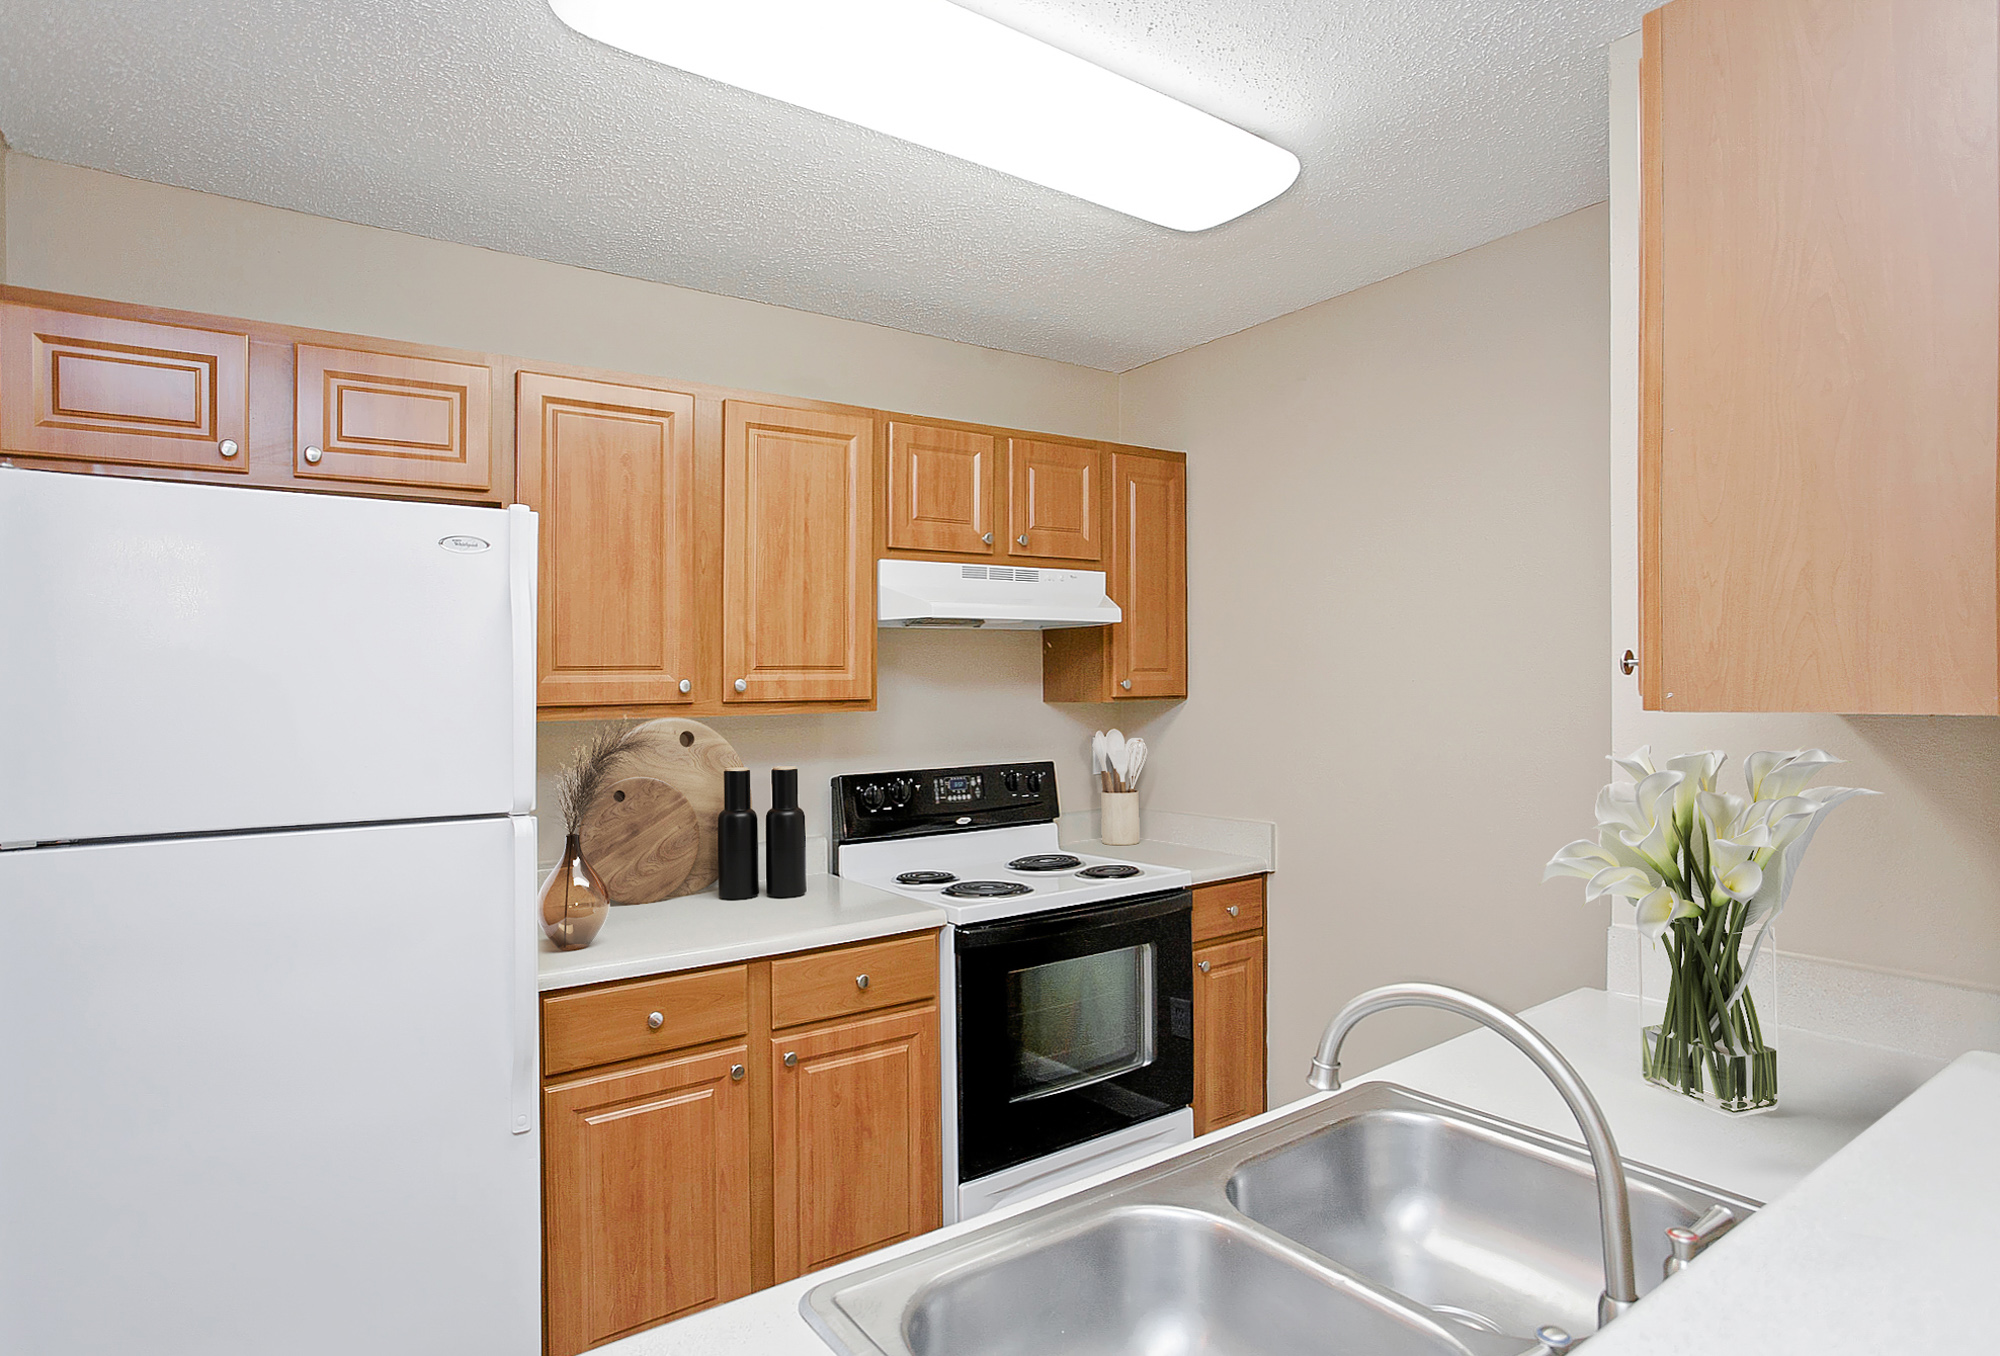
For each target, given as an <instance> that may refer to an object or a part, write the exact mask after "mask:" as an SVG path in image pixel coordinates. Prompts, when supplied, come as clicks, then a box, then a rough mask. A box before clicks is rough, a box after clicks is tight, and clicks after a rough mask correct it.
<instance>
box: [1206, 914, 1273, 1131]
mask: <svg viewBox="0 0 2000 1356" xmlns="http://www.w3.org/2000/svg"><path fill="white" fill-rule="evenodd" d="M1264 887H1265V880H1264V877H1262V876H1252V877H1247V878H1245V879H1242V880H1233V881H1222V882H1219V883H1217V884H1214V885H1201V886H1197V887H1195V891H1194V1132H1195V1133H1196V1134H1197V1135H1205V1134H1207V1133H1208V1132H1209V1131H1211V1130H1220V1129H1221V1128H1222V1127H1223V1126H1225V1125H1234V1124H1235V1123H1236V1122H1238V1121H1241V1120H1247V1119H1248V1118H1250V1117H1251V1116H1255V1115H1258V1114H1260V1113H1261V1112H1262V1111H1263V1110H1264V1087H1265V1082H1266V1079H1267V1076H1268V1072H1267V1068H1266V1056H1265V1049H1264V993H1265V981H1264V961H1265V943H1264Z"/></svg>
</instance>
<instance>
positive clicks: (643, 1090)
mask: <svg viewBox="0 0 2000 1356" xmlns="http://www.w3.org/2000/svg"><path fill="white" fill-rule="evenodd" d="M748 1058H749V1052H748V1050H747V1049H746V1048H745V1047H743V1046H736V1047H733V1048H729V1049H724V1050H720V1051H716V1052H714V1053H710V1054H703V1055H696V1056H692V1057H689V1058H684V1059H675V1060H666V1061H662V1062H660V1063H658V1064H653V1065H648V1066H645V1067H642V1068H638V1069H634V1070H631V1071H629V1072H623V1073H611V1074H599V1075H595V1076H592V1077H585V1078H578V1079H575V1080H572V1081H569V1082H565V1083H561V1084H557V1085H555V1086H553V1087H551V1088H549V1089H548V1090H547V1092H546V1093H544V1095H543V1113H542V1132H543V1183H542V1189H543V1195H544V1202H545V1208H544V1215H545V1218H544V1229H545V1232H546V1236H547V1248H546V1251H545V1253H544V1257H543V1264H544V1268H545V1273H546V1276H547V1285H546V1296H547V1308H546V1322H547V1337H548V1345H547V1350H548V1352H549V1356H574V1353H576V1352H579V1351H582V1350H584V1349H585V1348H586V1347H591V1346H595V1345H596V1344H598V1343H600V1342H604V1341H608V1340H609V1339H611V1338H613V1337H617V1336H619V1335H620V1334H622V1333H627V1332H631V1331H634V1330H635V1329H638V1328H643V1327H649V1326H651V1325H653V1324H655V1323H659V1322H662V1321H663V1320H666V1319H669V1318H675V1317H678V1316H679V1315H682V1314H686V1313H690V1312H692V1311H693V1310H696V1309H700V1308H704V1307H706V1306H708V1305H711V1304H719V1303H721V1302H722V1301H724V1300H730V1299H735V1298H736V1297H737V1296H739V1295H747V1294H749V1293H750V1289H751V1284H752V1280H751V1259H752V1236H751V1187H750V1176H751V1168H750V1088H749V1083H748V1080H747V1079H746V1078H745V1077H744V1075H743V1073H742V1072H739V1071H742V1070H744V1069H745V1067H746V1064H745V1062H746V1060H747V1059H748Z"/></svg>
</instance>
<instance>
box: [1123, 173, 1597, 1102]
mask: <svg viewBox="0 0 2000 1356" xmlns="http://www.w3.org/2000/svg"><path fill="white" fill-rule="evenodd" d="M1606 267H1607V259H1606V240H1605V211H1604V209H1603V208H1602V207H1595V208H1590V209H1587V210H1584V211H1581V212H1577V213H1575V214H1573V215H1570V216H1567V217H1563V218H1561V219H1559V220H1556V221H1553V222H1549V223H1547V224H1546V225H1542V226H1538V227H1535V228H1534V229H1532V230H1528V231H1523V232H1521V233H1519V234H1518V235H1514V236H1510V237H1508V238H1506V239H1503V240H1499V241H1496V242H1494V243H1492V244H1490V245H1486V246H1483V247H1481V248H1479V249H1476V250H1472V251H1470V252H1468V253H1466V254H1462V255H1459V256H1457V257H1456V258H1452V259H1447V260H1444V261H1442V262H1440V263H1436V264H1432V265H1430V266H1428V267H1426V268H1421V269H1418V270H1416V271H1414V272H1411V273H1407V274H1404V275H1402V276H1400V277H1397V278H1392V279H1389V280H1388V281H1386V282H1382V283H1378V284H1376V285H1375V286H1372V287H1369V288H1365V289H1363V290H1361V291H1358V292H1354V293H1350V294H1348V295H1346V296H1343V297H1338V298H1335V299H1334V300H1331V301H1327V302H1323V303H1321V304H1319V305H1317V306H1313V307H1309V308H1307V309H1306V310H1303V311H1299V312H1296V313H1294V314H1291V315H1288V316H1283V317H1281V318H1279V319H1277V320H1273V321H1270V322H1268V323H1266V324H1263V325H1259V326H1257V327H1256V328H1254V329H1251V330H1247V331H1244V332H1243V333H1240V334H1237V335H1233V336H1231V337H1229V338H1226V339H1219V340H1216V341H1214V342H1213V343H1209V344H1205V345H1203V346H1201V347H1199V348H1196V349H1192V350H1190V351H1188V352H1186V353H1182V354H1178V355H1176V356H1174V357H1171V358H1165V359H1162V360H1160V361H1159V362H1156V363H1152V364H1150V365H1148V366H1146V367H1142V368H1139V369H1137V370H1136V371H1133V372H1129V373H1127V374H1126V375H1125V379H1124V381H1123V384H1122V388H1121V401H1122V405H1123V410H1124V415H1123V420H1122V428H1123V432H1124V435H1125V437H1127V438H1128V439H1131V440H1133V441H1138V442H1147V443H1158V444H1161V445H1164V446H1167V447H1182V448H1186V449H1187V451H1188V454H1189V457H1188V476H1189V489H1188V506H1189V538H1190V546H1189V562H1188V578H1189V581H1190V589H1191V598H1190V617H1189V630H1190V633H1191V635H1192V638H1193V648H1192V654H1191V656H1190V666H1191V669H1192V679H1191V683H1192V688H1193V692H1194V696H1193V697H1192V698H1191V699H1190V700H1189V701H1188V702H1187V703H1186V704H1185V706H1184V707H1182V708H1181V709H1179V710H1177V711H1175V712H1174V713H1172V714H1171V715H1169V716H1168V717H1167V718H1166V719H1165V720H1164V721H1163V722H1162V725H1163V726H1164V727H1165V729H1164V732H1163V734H1162V737H1161V739H1160V745H1161V748H1160V752H1159V755H1158V757H1156V758H1155V759H1154V761H1153V763H1152V764H1151V765H1150V766H1149V770H1148V772H1147V776H1148V778H1149V779H1150V780H1151V782H1152V786H1151V788H1150V790H1149V791H1148V793H1147V796H1148V800H1149V801H1150V803H1151V804H1153V805H1155V806H1159V807H1162V808H1167V809H1175V810H1203V809H1207V808H1209V807H1213V806H1217V805H1224V806H1228V807H1229V810H1228V813H1231V814H1237V815H1243V816H1247V817H1252V818H1268V819H1273V820H1276V821H1277V822H1278V825H1279V839H1280V854H1281V868H1280V871H1279V873H1278V875H1277V876H1276V877H1275V878H1274V879H1273V881H1272V887H1271V889H1272V907H1271V914H1270V940H1271V970H1270V986H1271V996H1270V1018H1271V1024H1270V1048H1271V1060H1272V1077H1271V1086H1272V1096H1273V1099H1274V1100H1290V1099H1291V1098H1293V1097H1296V1096H1299V1095H1301V1094H1302V1093H1303V1092H1304V1091H1305V1086H1304V1071H1305V1068H1306V1061H1307V1058H1308V1056H1309V1054H1310V1052H1311V1048H1312V1046H1313V1044H1314V1042H1315V1041H1316V1040H1317V1038H1318V1035H1319V1032H1320V1029H1321V1027H1322V1026H1323V1025H1324V1023H1325V1022H1326V1020H1327V1019H1328V1018H1329V1017H1330V1016H1332V1014H1333V1012H1334V1011H1335V1010H1336V1009H1337V1008H1338V1007H1339V1006H1340V1005H1341V1004H1342V1003H1344V1002H1345V1001H1346V1000H1347V999H1349V998H1351V997H1353V996H1354V995H1355V994H1356V993H1358V992H1360V991H1361V990H1363V989H1366V988H1368V987H1370V986H1373V985H1376V984H1381V983H1386V982H1389V981H1393V980H1399V979H1418V978H1421V979H1432V980H1440V981H1444V982H1448V983H1453V984H1458V985H1463V986H1465V987H1467V988H1470V989H1472V990H1474V991H1475V992H1478V993H1480V994H1483V995H1485V996H1487V997H1490V998H1492V999H1494V1000H1496V1001H1498V1002H1500V1003H1502V1004H1505V1005H1507V1006H1510V1007H1515V1006H1521V1005H1525V1004H1529V1003H1534V1002H1537V1001H1540V1000H1542V999H1545V998H1549V997H1551V996H1553V995H1555V994H1558V993H1561V992H1564V991H1566V990H1569V989H1572V988H1575V987H1577V986H1579V985H1584V984H1601V983H1602V982H1603V978H1604V956H1603V945H1604V934H1603V922H1604V915H1603V913H1602V911H1601V910H1598V909H1595V908H1593V909H1585V908H1584V907H1583V906H1582V905H1581V904H1580V903H1579V902H1578V895H1577V892H1576V891H1575V890H1573V889H1564V888H1562V887H1560V886H1556V885H1547V886H1545V885H1543V884H1542V883H1541V867H1542V863H1543V862H1544V861H1545V860H1546V859H1547V858H1548V856H1549V854H1550V853H1551V851H1552V850H1553V849H1554V848H1556V847H1558V846H1560V845H1561V844H1562V843H1563V842H1565V841H1567V840H1569V839H1570V838H1573V837H1575V836H1576V832H1577V830H1578V827H1579V825H1580V824H1587V823H1588V820H1589V815H1590V808H1591V796H1592V792H1593V789H1594V788H1595V786H1596V785H1597V783H1598V782H1599V781H1600V780H1601V779H1602V778H1601V774H1602V772H1603V771H1604V768H1605V763H1604V752H1605V747H1606V742H1607V740H1608V739H1609V737H1610V702H1609V693H1608V691H1607V689H1606V687H1605V684H1604V681H1603V678H1602V674H1603V671H1604V670H1603V666H1604V664H1605V663H1606V661H1607V655H1608V651H1609V645H1610V637H1609V635H1608V617H1609V610H1610V600H1609V593H1608V580H1607V576H1606V561H1607V558H1608V556H1609V550H1610V548H1609V544H1608V542H1607V540H1606V527H1607V525H1606V521H1605V514H1604V502H1605V497H1606V494H1607V487H1606V483H1605V482H1606V466H1605V461H1604V455H1603V448H1604V437H1605V429H1606V419H1607V414H1606V394H1605V381H1604V372H1605V363H1606V333H1605V312H1604V305H1605V291H1606ZM1450 1029H1451V1027H1450V1026H1449V1024H1448V1022H1447V1020H1446V1019H1439V1020H1436V1021H1432V1020H1428V1019H1427V1017H1426V1016H1425V1015H1423V1014H1416V1013H1408V1014H1405V1013H1396V1014H1391V1015H1388V1016H1384V1017H1379V1018H1376V1019H1374V1020H1373V1021H1372V1022H1370V1023H1369V1024H1368V1026H1366V1027H1364V1028H1362V1029H1361V1030H1360V1031H1359V1032H1357V1034H1356V1036H1355V1038H1354V1045H1353V1047H1352V1050H1353V1060H1354V1067H1357V1068H1359V1067H1364V1066H1367V1065H1372V1064H1375V1063H1379V1062H1381V1061H1382V1060H1384V1059H1387V1058H1391V1057H1394V1056H1396V1055H1399V1054H1402V1053H1404V1052H1406V1051H1408V1050H1411V1049H1414V1048H1417V1047H1418V1046H1420V1045H1422V1044H1427V1043H1428V1042H1429V1040H1430V1039H1433V1038H1434V1037H1435V1036H1437V1035H1438V1034H1441V1033H1442V1032H1444V1031H1448V1030H1450Z"/></svg>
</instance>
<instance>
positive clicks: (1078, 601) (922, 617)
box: [875, 560, 1123, 631]
mask: <svg viewBox="0 0 2000 1356" xmlns="http://www.w3.org/2000/svg"><path fill="white" fill-rule="evenodd" d="M877 569H878V573H877V576H876V590H875V597H876V613H875V615H876V618H877V621H878V624H879V625H882V626H936V627H983V628H985V629H986V630H989V631H1049V630H1054V629H1055V628H1057V627H1062V626H1108V625H1110V624H1111V623H1112V622H1115V621H1117V620H1119V619H1120V617H1122V616H1123V614H1122V613H1121V612H1119V610H1118V604H1116V603H1114V602H1112V601H1111V599H1110V598H1109V597H1107V596H1106V595H1105V592H1104V572H1103V571H1102V570H1050V569H1043V568H1038V567H1036V566H1031V565H1023V566H1014V565H962V564H959V563H957V562H955V561H949V560H884V561H880V562H878V565H877Z"/></svg>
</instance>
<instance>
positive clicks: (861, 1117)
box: [771, 1005, 944, 1281]
mask: <svg viewBox="0 0 2000 1356" xmlns="http://www.w3.org/2000/svg"><path fill="white" fill-rule="evenodd" d="M771 1076H772V1080H773V1083H772V1094H771V1102H772V1106H771V1121H772V1132H771V1138H772V1148H773V1167H774V1169H775V1172H774V1178H775V1182H774V1189H773V1193H772V1204H773V1218H774V1224H775V1234H774V1242H775V1248H774V1252H775V1261H776V1267H777V1270H776V1276H777V1279H778V1280H780V1281H784V1280H789V1279H791V1278H792V1277H794V1276H798V1275H802V1274H804V1273H805V1272H808V1271H812V1270H815V1269H816V1268H819V1267H823V1266H827V1265H829V1264H831V1263H833V1262H838V1261H841V1260H843V1259H845V1258H849V1257H855V1256H858V1255H860V1254H861V1253H864V1252H869V1251H871V1250H873V1249H875V1248H880V1247H885V1246H887V1245H888V1244H890V1243H895V1242H899V1241H901V1240H902V1239H905V1238H912V1237H914V1236H916V1235H917V1234H920V1233H924V1232H925V1231H927V1230H930V1229H935V1228H937V1227H938V1225H939V1222H940V1221H941V1219H942V1217H943V1208H944V1186H943V1183H942V1181H941V1180H940V1178H939V1174H940V1172H941V1171H942V1167H941V1161H940V1149H939V1144H938V1126H939V1122H940V1117H941V1116H942V1114H943V1112H942V1108H941V1106H940V1103H939V1100H938V1098H939V1093H938V1077H939V1072H938V1010H937V1008H936V1006H934V1005H933V1006H929V1007H924V1008H920V1009H917V1010H914V1011H910V1012H900V1013H895V1014H892V1015H890V1016H886V1017H867V1018H857V1019H854V1020H850V1021H846V1022H841V1023H839V1024H836V1025H831V1026H822V1027H815V1028H811V1029H809V1030H807V1031H804V1032H801V1033H798V1034H795V1035H791V1036H777V1037H773V1038H772V1041H771Z"/></svg>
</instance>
